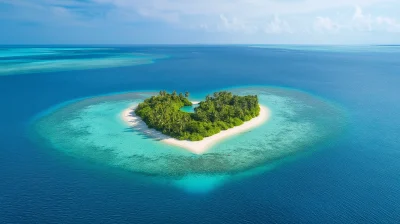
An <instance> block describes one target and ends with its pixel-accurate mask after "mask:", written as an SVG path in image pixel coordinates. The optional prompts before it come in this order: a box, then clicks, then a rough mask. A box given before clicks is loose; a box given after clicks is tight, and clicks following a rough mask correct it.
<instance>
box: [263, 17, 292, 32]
mask: <svg viewBox="0 0 400 224" xmlns="http://www.w3.org/2000/svg"><path fill="white" fill-rule="evenodd" d="M264 32H265V33H268V34H281V33H293V31H292V29H291V27H290V25H289V23H288V22H286V21H285V20H282V19H280V18H279V17H278V16H277V15H275V16H274V18H273V19H272V21H271V22H269V23H268V24H267V26H266V27H265V29H264Z"/></svg>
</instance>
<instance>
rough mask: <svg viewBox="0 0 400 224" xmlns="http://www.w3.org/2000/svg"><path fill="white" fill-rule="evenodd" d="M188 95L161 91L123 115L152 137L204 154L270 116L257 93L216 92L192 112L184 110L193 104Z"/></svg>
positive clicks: (133, 125)
mask: <svg viewBox="0 0 400 224" xmlns="http://www.w3.org/2000/svg"><path fill="white" fill-rule="evenodd" d="M188 98H189V93H188V92H186V93H184V94H183V93H179V94H178V93H177V92H176V91H173V92H172V93H167V92H166V91H160V92H159V94H158V95H155V96H152V97H150V98H148V99H145V100H144V102H142V103H140V104H138V105H137V106H134V107H133V108H128V109H127V110H125V111H124V112H123V114H122V117H123V119H124V120H125V121H126V122H128V123H129V124H130V125H131V126H132V127H133V128H136V129H137V130H140V131H142V132H143V133H145V134H147V135H149V136H151V137H153V138H156V139H159V140H162V141H164V142H166V143H168V144H173V145H176V146H180V147H182V148H185V149H188V150H189V151H191V152H193V153H196V154H201V153H204V152H205V151H206V150H207V149H208V148H210V147H211V146H212V145H213V144H215V143H217V142H219V141H220V140H222V139H224V138H226V137H229V136H232V135H234V134H238V133H242V132H244V131H247V130H250V129H252V128H254V127H257V126H259V125H261V124H262V123H264V122H265V121H266V120H267V119H268V118H269V116H270V112H269V110H268V108H266V107H264V106H262V105H259V102H258V97H257V95H247V96H239V95H234V94H232V93H231V92H228V91H221V92H215V93H214V94H212V95H208V96H207V97H206V99H205V100H204V101H202V102H199V103H198V105H197V107H195V108H194V112H193V113H189V112H184V111H182V110H181V108H183V107H188V106H192V104H193V102H191V101H190V100H189V99H188Z"/></svg>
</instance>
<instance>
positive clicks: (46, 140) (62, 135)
mask: <svg viewBox="0 0 400 224" xmlns="http://www.w3.org/2000/svg"><path fill="white" fill-rule="evenodd" d="M230 91H231V92H233V93H235V94H237V95H258V97H259V102H260V104H262V105H265V106H267V107H268V108H270V110H271V118H270V120H269V121H268V122H266V123H264V124H262V125H261V126H259V127H256V128H254V129H252V130H250V131H247V132H244V133H241V134H238V135H235V136H234V137H230V138H228V139H225V140H223V141H221V142H219V143H217V144H216V145H214V146H212V148H210V150H209V151H207V152H206V153H204V154H202V155H196V154H193V153H190V152H188V151H187V150H184V149H182V148H179V147H176V146H173V145H168V144H165V143H163V142H161V141H159V140H158V139H153V138H151V137H148V136H145V135H144V134H143V133H142V132H141V131H140V130H136V129H133V128H132V127H130V126H129V125H128V124H126V123H124V122H123V121H122V118H121V116H122V115H121V113H122V111H124V110H125V109H126V108H128V107H130V106H132V105H137V104H138V103H140V102H142V101H143V100H144V99H146V98H147V97H148V96H151V95H154V94H155V93H152V92H132V93H124V94H115V95H107V96H98V97H92V98H87V99H83V100H77V101H75V102H73V103H69V104H66V105H63V106H61V107H58V108H56V109H50V110H49V111H48V112H45V113H44V114H43V115H42V116H41V117H39V118H38V119H36V120H35V122H34V124H33V126H32V127H33V130H34V132H33V133H36V134H35V135H36V139H37V140H38V141H37V142H38V143H39V144H46V145H50V146H51V148H54V149H56V150H59V151H61V152H64V153H65V154H67V155H69V156H73V157H78V158H83V159H86V160H91V161H95V162H97V163H101V164H104V165H107V166H113V167H119V168H122V169H125V170H129V171H133V172H135V173H139V174H141V175H143V176H152V177H154V176H159V177H162V179H163V180H164V181H165V180H168V181H167V182H169V183H174V184H177V186H179V187H183V188H184V189H186V190H188V191H193V188H192V186H194V185H193V184H192V183H191V181H190V180H196V181H197V179H198V177H202V179H204V177H207V178H206V179H207V181H204V183H209V184H210V186H218V185H219V184H217V183H214V180H215V181H217V182H218V183H220V182H221V180H222V179H223V181H226V180H229V179H231V178H230V177H235V176H237V175H239V176H241V175H242V174H243V173H248V172H250V173H251V172H252V171H251V170H254V169H260V168H261V169H264V168H265V167H266V166H267V167H271V166H275V165H274V164H276V163H277V162H278V163H279V161H280V160H282V159H285V158H288V157H292V156H294V155H297V154H298V153H301V152H311V151H313V150H315V149H316V148H318V145H320V144H323V143H324V142H327V141H329V140H330V139H333V138H335V136H337V135H338V134H339V133H340V132H341V131H342V129H343V126H344V120H345V119H344V115H343V112H342V111H341V110H340V108H337V107H336V106H335V105H333V104H331V103H329V102H328V101H325V100H322V99H320V98H317V97H314V96H313V95H311V94H308V93H306V92H303V91H299V90H294V89H285V88H277V87H246V88H233V89H230ZM203 97H205V96H203ZM196 106H197V105H196V104H195V105H193V106H189V107H184V108H181V110H182V111H185V112H188V113H192V112H193V111H194V108H195V107H196ZM262 167H264V168H262ZM268 169H269V168H268ZM194 177H196V178H194ZM221 177H224V178H222V179H221ZM210 178H211V179H210ZM171 181H172V182H171ZM212 188H213V187H203V188H202V190H204V189H209V190H211V189H212Z"/></svg>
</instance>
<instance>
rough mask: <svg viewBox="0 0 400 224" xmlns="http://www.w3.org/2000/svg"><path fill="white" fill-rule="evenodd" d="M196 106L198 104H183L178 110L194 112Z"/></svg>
mask: <svg viewBox="0 0 400 224" xmlns="http://www.w3.org/2000/svg"><path fill="white" fill-rule="evenodd" d="M196 107H198V104H193V105H192V106H184V107H182V108H181V109H180V110H181V111H183V112H186V113H194V108H196Z"/></svg>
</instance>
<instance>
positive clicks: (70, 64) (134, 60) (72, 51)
mask: <svg viewBox="0 0 400 224" xmlns="http://www.w3.org/2000/svg"><path fill="white" fill-rule="evenodd" d="M161 58H165V56H163V55H154V54H143V53H140V52H129V51H119V50H118V49H113V48H0V59H1V60H0V76H2V75H19V74H27V73H38V72H56V71H70V70H85V69H99V68H112V67H122V66H134V65H142V64H151V63H153V62H154V61H155V60H156V59H161Z"/></svg>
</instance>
